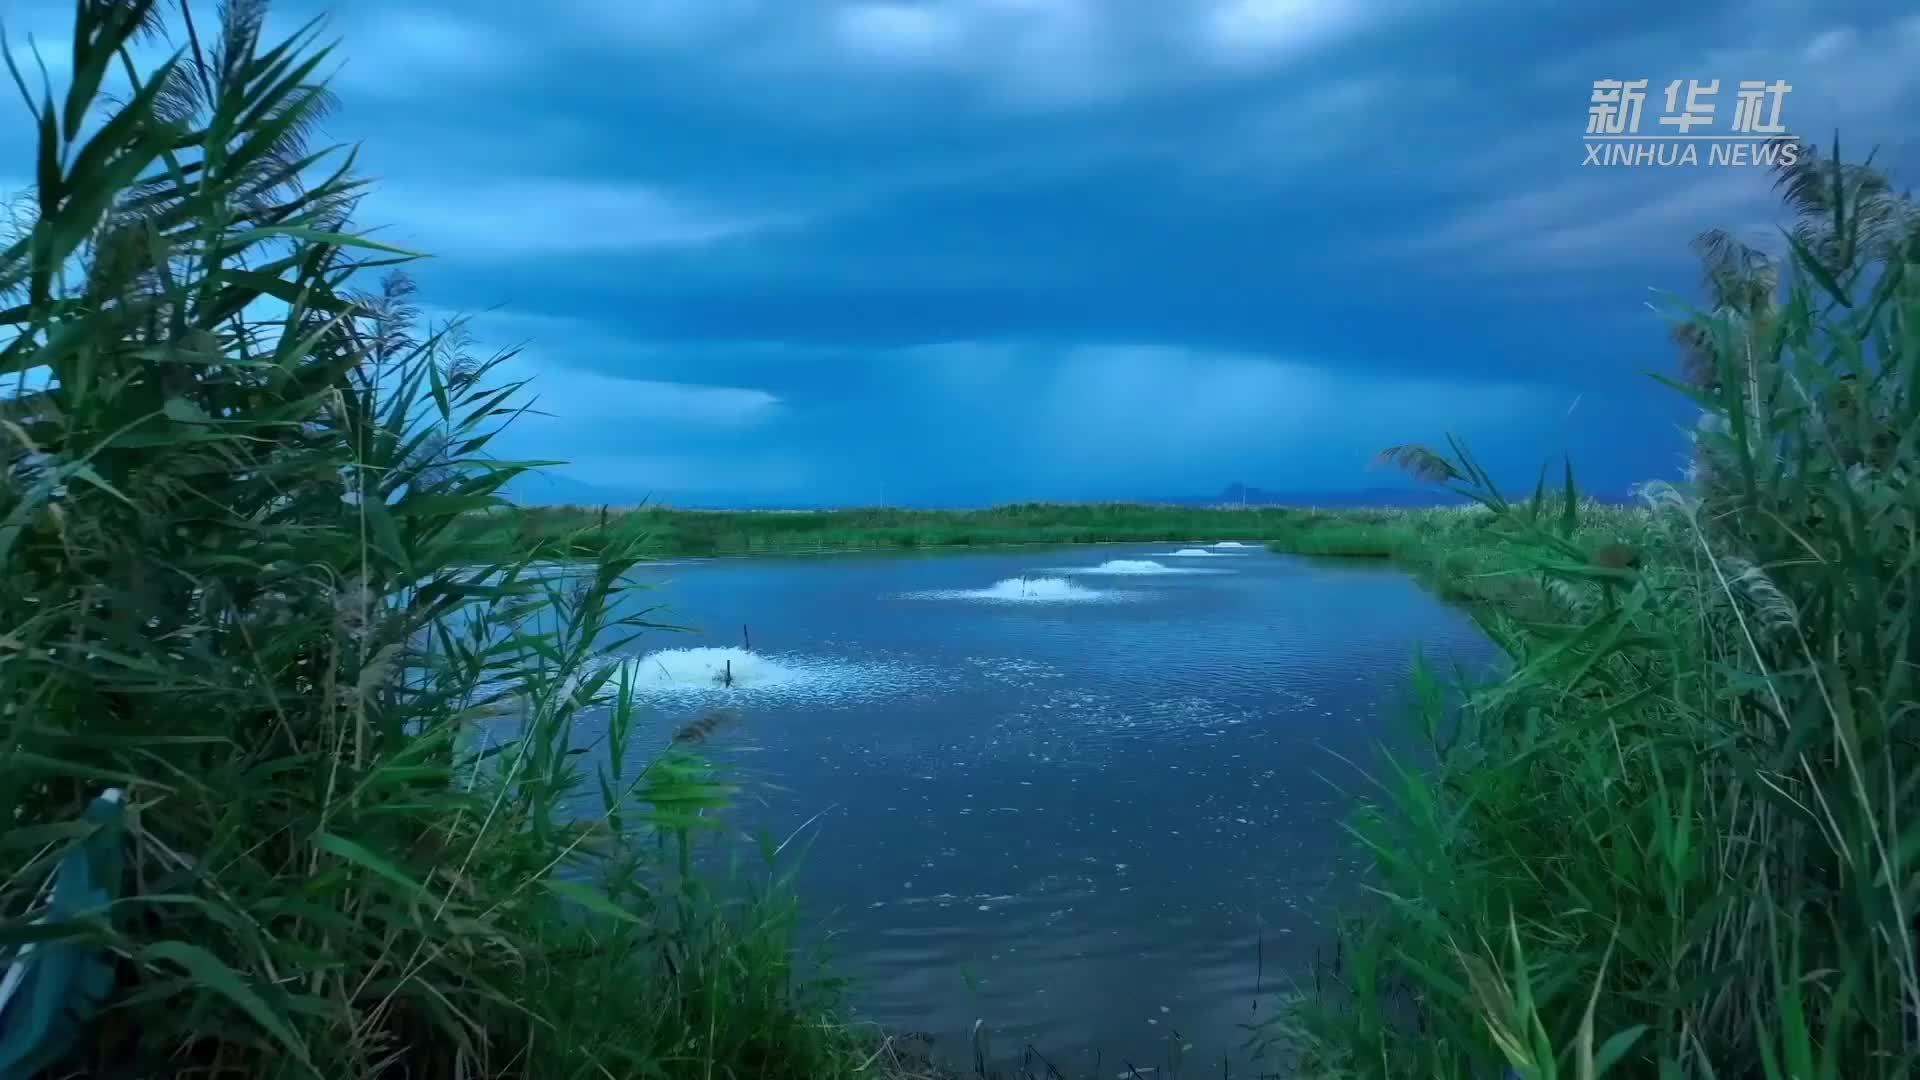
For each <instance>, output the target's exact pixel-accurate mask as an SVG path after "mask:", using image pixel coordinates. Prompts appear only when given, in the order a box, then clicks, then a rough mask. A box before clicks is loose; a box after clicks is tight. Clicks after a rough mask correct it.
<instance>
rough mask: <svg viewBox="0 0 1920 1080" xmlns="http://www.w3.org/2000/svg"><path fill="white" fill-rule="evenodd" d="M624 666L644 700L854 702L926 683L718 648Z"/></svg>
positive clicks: (898, 674) (897, 672)
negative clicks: (756, 699) (788, 699)
mask: <svg viewBox="0 0 1920 1080" xmlns="http://www.w3.org/2000/svg"><path fill="white" fill-rule="evenodd" d="M626 665H627V670H628V672H629V673H630V674H631V677H632V679H633V687H634V692H635V693H636V694H638V695H640V696H642V697H646V698H671V699H686V698H696V699H703V700H708V699H735V698H759V697H779V698H793V697H800V698H807V699H810V700H816V701H829V702H831V701H855V700H863V699H867V698H872V697H876V696H884V695H890V694H894V693H898V692H901V691H905V690H910V689H912V688H914V687H916V686H920V685H922V684H924V683H926V682H927V681H928V680H929V678H930V676H929V675H928V674H927V673H925V672H919V671H915V670H912V669H910V668H908V667H904V666H901V665H899V664H894V663H887V662H883V661H879V660H853V659H844V658H839V657H821V656H800V655H795V654H789V653H776V654H764V653H757V652H754V651H752V650H750V649H741V648H733V647H716V646H696V647H693V648H685V649H658V650H655V651H654V652H650V653H647V654H646V655H644V656H641V657H638V658H636V659H630V660H627V661H626ZM609 685H610V686H611V685H614V684H611V683H610V684H609Z"/></svg>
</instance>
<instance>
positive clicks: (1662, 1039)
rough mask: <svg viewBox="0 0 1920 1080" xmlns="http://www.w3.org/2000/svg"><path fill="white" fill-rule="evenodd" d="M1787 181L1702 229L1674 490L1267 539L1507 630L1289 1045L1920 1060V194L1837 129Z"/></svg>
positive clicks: (1795, 1063)
mask: <svg viewBox="0 0 1920 1080" xmlns="http://www.w3.org/2000/svg"><path fill="white" fill-rule="evenodd" d="M1807 149H1808V151H1809V152H1808V154H1807V155H1806V156H1804V157H1803V158H1802V160H1801V163H1800V164H1799V165H1798V166H1796V167H1794V168H1792V169H1789V170H1786V171H1785V172H1784V173H1783V174H1782V175H1781V176H1780V186H1781V191H1782V194H1783V197H1784V198H1785V200H1786V202H1787V205H1788V207H1789V209H1790V211H1791V212H1792V213H1793V214H1794V216H1795V223H1794V225H1793V227H1792V229H1791V230H1790V232H1789V241H1790V252H1789V255H1788V257H1787V258H1785V259H1783V260H1777V261H1776V260H1773V259H1769V258H1768V257H1766V256H1764V255H1762V254H1760V253H1758V252H1754V251H1751V250H1749V249H1745V248H1742V247H1740V246H1739V245H1738V244H1737V243H1736V242H1734V241H1732V240H1731V239H1730V238H1728V237H1727V236H1725V235H1724V234H1719V233H1710V234H1707V235H1706V236H1704V237H1702V238H1701V240H1700V242H1699V244H1698V245H1697V246H1698V250H1699V252H1700V254H1701V256H1702V259H1703V263H1704V265H1705V268H1706V273H1705V275H1704V277H1705V286H1706V292H1707V296H1708V300H1707V302H1706V303H1705V304H1704V305H1678V304H1676V306H1675V311H1674V320H1673V325H1674V332H1673V338H1674V341H1675V342H1676V343H1677V344H1678V345H1679V347H1680V348H1681V350H1682V354H1681V359H1682V364H1681V375H1680V377H1678V378H1675V379H1670V380H1665V381H1667V382H1668V383H1669V385H1671V386H1672V387H1673V389H1674V390H1676V391H1677V392H1681V393H1685V394H1687V395H1688V396H1689V397H1690V398H1691V399H1692V400H1694V401H1695V402H1696V403H1697V404H1698V405H1699V406H1700V408H1701V410H1702V412H1703V422H1702V424H1701V425H1700V428H1699V431H1698V434H1697V436H1696V439H1695V444H1694V454H1695V457H1694V463H1693V467H1692V469H1691V473H1690V476H1689V477H1688V480H1687V482H1686V483H1684V484H1678V485H1675V484H1654V485H1649V486H1647V487H1646V488H1644V489H1643V491H1642V493H1641V494H1642V504H1643V509H1642V510H1640V511H1637V512H1632V513H1628V512H1623V511H1606V510H1602V509H1600V508H1597V507H1595V506H1592V505H1591V504H1587V503H1584V502H1583V501H1582V500H1581V499H1580V497H1579V495H1578V493H1577V490H1576V487H1575V481H1574V476H1573V471H1572V468H1571V466H1567V467H1565V468H1564V469H1561V468H1556V469H1554V470H1553V472H1552V474H1551V475H1549V474H1548V473H1545V472H1543V473H1542V477H1541V484H1540V486H1539V487H1538V489H1537V490H1536V494H1535V496H1534V497H1533V498H1530V499H1528V500H1524V501H1509V500H1507V499H1504V498H1502V497H1501V496H1500V495H1499V494H1498V493H1497V492H1495V491H1493V490H1492V485H1491V483H1490V482H1489V479H1488V477H1487V475H1486V473H1485V472H1484V471H1483V470H1482V469H1481V468H1480V467H1479V466H1478V464H1477V463H1476V462H1475V460H1474V459H1473V458H1472V456H1471V455H1470V454H1469V453H1468V451H1467V450H1466V448H1465V447H1462V446H1459V445H1457V444H1456V445H1453V446H1451V447H1448V448H1446V450H1445V451H1444V452H1442V451H1436V450H1433V449H1429V448H1422V447H1399V448H1394V449H1392V450H1390V451H1388V453H1387V457H1388V458H1389V459H1390V460H1392V461H1394V462H1396V463H1398V464H1400V465H1402V466H1404V467H1406V468H1407V469H1409V471H1411V472H1412V473H1414V474H1415V475H1417V476H1421V477H1423V478H1426V479H1428V480H1431V481H1434V482H1437V483H1442V484H1445V485H1447V486H1448V487H1450V488H1452V489H1454V490H1457V491H1459V492H1461V493H1463V494H1467V495H1470V496H1472V497H1473V498H1475V499H1476V500H1478V501H1479V502H1480V503H1481V504H1482V506H1483V507H1484V510H1483V511H1482V512H1480V513H1478V514H1477V515H1473V516H1463V517H1459V518H1443V517H1441V516H1439V515H1433V514H1417V515H1403V516H1398V517H1394V518H1391V519H1383V520H1381V521H1379V522H1377V523H1374V524H1372V525H1369V526H1365V527H1355V526H1354V525H1352V524H1351V523H1346V524H1341V523H1337V522H1328V523H1322V524H1321V525H1320V526H1319V527H1313V526H1309V527H1305V528H1302V529H1299V530H1297V531H1295V532H1293V533H1290V534H1288V535H1286V536H1283V537H1280V538H1278V540H1279V543H1280V545H1281V546H1283V547H1288V548H1290V549H1295V550H1304V549H1311V548H1315V547H1318V548H1323V549H1327V550H1340V551H1345V552H1350V553H1364V554H1375V555H1381V556H1385V557H1390V558H1395V559H1399V560H1402V561H1404V562H1407V563H1408V564H1409V565H1411V566H1413V567H1415V568H1416V570H1419V571H1421V572H1424V573H1427V574H1429V575H1431V576H1433V577H1434V578H1435V580H1437V581H1438V582H1439V583H1441V584H1442V586H1443V587H1446V588H1449V589H1452V590H1455V591H1457V592H1458V593H1460V594H1461V595H1463V596H1465V597H1466V598H1467V599H1468V600H1469V601H1470V603H1471V606H1472V608H1473V610H1475V612H1476V613H1477V614H1478V616H1479V617H1480V618H1481V620H1482V623H1483V625H1485V626H1486V627H1487V628H1488V631H1489V633H1490V634H1491V635H1492V636H1493V637H1494V639H1495V640H1496V641H1497V642H1499V643H1500V644H1501V646H1502V647H1503V648H1504V650H1505V651H1506V653H1507V655H1508V657H1509V658H1510V660H1511V665H1510V673H1509V674H1507V675H1505V676H1504V677H1503V678H1500V679H1499V680H1498V681H1496V682H1493V683H1492V684H1490V685H1484V686H1479V687H1475V688H1473V690H1472V693H1471V694H1470V696H1469V697H1468V698H1467V701H1466V704H1465V707H1464V708H1463V709H1460V710H1458V711H1457V712H1455V711H1449V710H1448V709H1446V708H1445V707H1443V706H1442V705H1441V704H1440V702H1441V700H1442V695H1440V694H1439V693H1438V692H1437V686H1436V684H1435V682H1434V681H1433V680H1432V679H1431V678H1430V677H1423V680H1422V683H1423V686H1424V687H1425V688H1426V689H1427V690H1429V691H1431V692H1430V693H1429V694H1427V695H1426V696H1427V697H1428V698H1429V700H1430V701H1431V702H1432V704H1431V705H1430V706H1429V707H1427V708H1426V709H1424V710H1423V711H1422V715H1421V719H1422V720H1423V721H1424V723H1423V732H1424V735H1425V739H1426V742H1427V747H1428V750H1429V751H1430V753H1431V757H1432V760H1433V761H1434V762H1436V763H1437V764H1435V765H1434V766H1433V767H1431V768H1415V767H1413V766H1412V765H1411V764H1408V763H1401V764H1397V765H1395V766H1392V767H1390V768H1388V769H1387V770H1385V771H1384V772H1383V773H1382V774H1381V775H1379V776H1377V777H1375V780H1376V784H1375V786H1373V787H1372V788H1370V789H1369V794H1368V797H1367V804H1366V806H1365V808H1364V809H1363V811H1362V812H1361V813H1360V814H1359V815H1358V816H1357V817H1356V819H1355V820H1354V822H1353V825H1352V829H1353V833H1354V835H1355V837H1356V840H1357V842H1358V843H1359V844H1360V845H1361V847H1362V849H1363V850H1364V851H1365V852H1366V854H1367V856H1368V859H1369V862H1370V864H1371V871H1370V878H1371V880H1370V885H1371V887H1372V890H1373V893H1374V895H1375V897H1376V902H1375V903H1374V904H1373V905H1371V906H1370V908H1369V910H1368V911H1367V912H1366V913H1365V914H1364V915H1363V916H1360V915H1356V916H1355V917H1354V918H1353V919H1352V920H1351V922H1350V923H1349V924H1348V925H1347V927H1346V929H1345V933H1344V937H1343V945H1344V948H1343V949H1342V952H1341V955H1342V960H1341V963H1340V965H1339V967H1338V969H1337V970H1325V971H1322V972H1320V973H1318V978H1317V980H1316V982H1317V987H1318V989H1317V992H1316V991H1314V990H1308V991H1306V992H1304V993H1303V994H1302V996H1301V999H1300V1001H1299V1002H1298V1003H1297V1007H1296V1008H1294V1009H1293V1010H1292V1011H1291V1012H1290V1013H1289V1014H1288V1016H1287V1018H1286V1019H1285V1020H1284V1021H1281V1022H1277V1023H1275V1024H1273V1025H1270V1026H1269V1027H1268V1028H1267V1029H1266V1030H1264V1031H1263V1032H1262V1036H1261V1037H1262V1040H1263V1043H1264V1044H1265V1045H1267V1046H1269V1047H1270V1048H1278V1049H1283V1050H1284V1051H1285V1052H1287V1053H1288V1054H1290V1055H1291V1056H1292V1058H1291V1060H1292V1063H1293V1065H1294V1067H1295V1070H1296V1072H1297V1074H1298V1075H1302V1076H1312V1077H1327V1078H1335V1077H1342V1078H1343V1077H1407V1078H1412V1077H1420V1078H1422V1080H1425V1078H1446V1080H1451V1078H1459V1080H1467V1078H1488V1077H1495V1076H1501V1075H1503V1074H1504V1075H1507V1076H1512V1077H1524V1078H1527V1080H1556V1078H1560V1077H1579V1078H1581V1080H1586V1078H1589V1077H1596V1076H1602V1075H1606V1076H1636V1077H1638V1076H1644V1077H1658V1078H1660V1080H1669V1078H1681V1077H1688V1078H1693V1077H1699V1078H1706V1077H1766V1078H1769V1080H1773V1078H1788V1077H1792V1078H1796V1080H1814V1078H1821V1080H1826V1078H1833V1080H1839V1078H1843V1077H1845V1078H1855V1077H1860V1078H1864V1077H1899V1076H1908V1075H1912V1074H1913V1073H1914V1071H1915V1068H1916V1064H1917V1063H1920V949H1916V941H1915V934H1916V930H1917V929H1920V918H1917V917H1916V904H1917V903H1920V895H1917V894H1920V864H1916V856H1920V815H1916V813H1915V812H1914V811H1915V810H1916V806H1915V801H1916V798H1920V795H1917V794H1916V792H1920V749H1917V747H1916V742H1915V740H1914V738H1913V732H1912V720H1913V711H1914V705H1915V702H1916V693H1915V682H1914V679H1915V674H1916V671H1920V668H1917V667H1916V661H1917V660H1920V634H1916V630H1915V627H1916V625H1920V624H1916V622H1915V616H1916V612H1920V607H1916V604H1917V603H1920V597H1917V596H1916V585H1920V545H1916V540H1915V538H1916V536H1920V491H1917V490H1916V488H1915V487H1914V486H1913V483H1912V480H1913V478H1914V476H1915V470H1916V468H1917V467H1920V450H1917V449H1916V448H1917V446H1920V332H1917V331H1920V275H1917V274H1916V273H1915V270H1916V268H1920V213H1916V211H1915V209H1914V207H1913V206H1912V204H1911V203H1910V202H1909V201H1908V200H1907V199H1906V198H1905V197H1904V196H1902V195H1899V194H1897V193H1896V192H1895V191H1894V189H1893V188H1892V186H1891V185H1890V184H1889V183H1888V182H1887V180H1886V178H1885V177H1884V176H1882V175H1881V174H1880V173H1878V172H1876V171H1875V170H1873V169H1872V168H1870V167H1868V166H1865V165H1856V164H1850V163H1848V164H1843V163H1842V162H1843V161H1844V159H1843V158H1842V157H1841V155H1840V153H1839V150H1838V147H1837V145H1836V147H1835V148H1834V150H1833V152H1832V153H1830V154H1818V153H1813V152H1812V148H1807Z"/></svg>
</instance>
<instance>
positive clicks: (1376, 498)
mask: <svg viewBox="0 0 1920 1080" xmlns="http://www.w3.org/2000/svg"><path fill="white" fill-rule="evenodd" d="M1142 501H1144V502H1152V503H1166V504H1170V505H1173V506H1222V505H1239V504H1244V505H1247V506H1458V505H1460V504H1461V503H1464V502H1467V501H1468V500H1466V499H1463V498H1461V497H1460V496H1458V495H1455V494H1454V493H1452V492H1450V491H1446V490H1443V489H1441V488H1433V487H1368V488H1348V489H1344V490H1327V491H1268V490H1267V489H1265V488H1258V487H1251V486H1249V485H1246V484H1239V483H1234V484H1228V485H1227V486H1226V488H1225V490H1223V491H1221V492H1220V493H1219V494H1218V495H1170V496H1162V497H1160V498H1151V499H1145V500H1142Z"/></svg>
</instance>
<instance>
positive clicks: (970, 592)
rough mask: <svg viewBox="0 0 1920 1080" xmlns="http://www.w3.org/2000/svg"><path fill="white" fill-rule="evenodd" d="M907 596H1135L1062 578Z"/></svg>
mask: <svg viewBox="0 0 1920 1080" xmlns="http://www.w3.org/2000/svg"><path fill="white" fill-rule="evenodd" d="M907 595H908V596H910V597H912V598H914V599H916V600H984V601H987V602H989V603H1001V604H1075V603H1082V604H1083V603H1101V602H1110V601H1114V600H1131V599H1133V594H1132V593H1126V592H1116V591H1111V590H1107V589H1089V588H1087V587H1086V586H1084V585H1076V584H1074V583H1073V582H1071V581H1068V580H1067V579H1066V578H1063V577H1035V578H1007V579H1005V580H1004V581H996V582H994V583H993V584H992V585H989V586H987V587H986V588H984V589H933V590H930V591H927V592H918V593H909V594H907Z"/></svg>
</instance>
